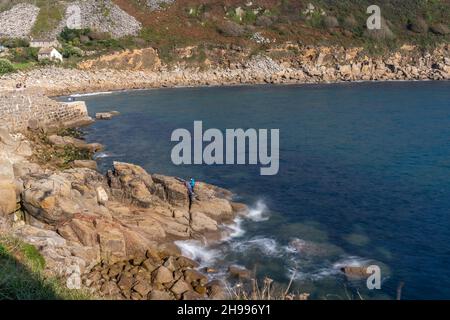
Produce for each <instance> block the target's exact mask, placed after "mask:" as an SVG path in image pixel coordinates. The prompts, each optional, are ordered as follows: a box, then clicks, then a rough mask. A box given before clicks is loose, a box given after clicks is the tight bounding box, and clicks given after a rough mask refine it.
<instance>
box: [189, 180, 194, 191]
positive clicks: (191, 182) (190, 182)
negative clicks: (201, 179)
mask: <svg viewBox="0 0 450 320" xmlns="http://www.w3.org/2000/svg"><path fill="white" fill-rule="evenodd" d="M189 184H190V185H191V189H192V192H194V188H195V179H194V178H191V180H190V181H189Z"/></svg>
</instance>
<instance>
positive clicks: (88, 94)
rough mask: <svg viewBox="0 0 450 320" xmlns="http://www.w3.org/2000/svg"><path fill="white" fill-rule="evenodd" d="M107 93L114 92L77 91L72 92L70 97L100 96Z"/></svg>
mask: <svg viewBox="0 0 450 320" xmlns="http://www.w3.org/2000/svg"><path fill="white" fill-rule="evenodd" d="M105 94H112V92H111V91H103V92H92V93H75V94H71V95H70V97H73V98H78V97H90V96H100V95H105Z"/></svg>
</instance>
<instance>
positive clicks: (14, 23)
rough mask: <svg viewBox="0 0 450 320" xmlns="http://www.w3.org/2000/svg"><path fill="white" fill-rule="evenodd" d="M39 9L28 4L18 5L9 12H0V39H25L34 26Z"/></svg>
mask: <svg viewBox="0 0 450 320" xmlns="http://www.w3.org/2000/svg"><path fill="white" fill-rule="evenodd" d="M38 14H39V8H38V7H36V6H34V5H32V4H28V3H20V4H17V5H15V6H14V7H12V8H11V9H10V10H7V11H4V12H0V38H2V37H9V38H25V37H27V36H28V35H29V34H30V32H31V29H32V28H33V26H34V23H35V21H36V18H37V16H38Z"/></svg>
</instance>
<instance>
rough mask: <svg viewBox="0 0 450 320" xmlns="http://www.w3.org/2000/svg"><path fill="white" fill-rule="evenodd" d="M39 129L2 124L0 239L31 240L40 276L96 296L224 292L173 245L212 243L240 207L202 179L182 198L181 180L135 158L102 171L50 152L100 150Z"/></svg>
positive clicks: (189, 296) (214, 295)
mask: <svg viewBox="0 0 450 320" xmlns="http://www.w3.org/2000/svg"><path fill="white" fill-rule="evenodd" d="M39 132H40V131H35V132H34V133H32V132H29V131H24V132H23V133H15V134H10V133H9V131H8V130H7V129H5V128H1V129H0V150H1V152H0V161H1V163H0V164H1V165H0V190H1V195H2V196H1V197H0V233H1V235H8V236H11V237H14V238H17V239H20V240H22V241H24V242H26V243H29V244H32V245H33V246H35V247H36V248H37V249H38V250H39V252H40V253H41V254H42V256H43V257H44V258H45V263H46V269H45V271H46V274H47V275H49V276H54V277H58V278H61V279H63V281H64V282H65V283H66V285H67V287H68V288H70V289H83V288H84V289H87V290H89V292H90V293H91V294H93V295H94V296H96V297H105V298H108V299H134V300H141V299H169V300H170V299H188V300H190V299H205V298H208V299H216V298H222V299H223V298H226V297H227V294H226V292H225V291H224V287H223V284H221V282H220V281H212V280H213V279H212V278H209V277H208V276H207V275H206V274H203V273H201V272H200V271H198V270H197V269H198V266H199V265H198V263H197V262H195V261H192V260H190V259H188V258H186V257H183V256H182V255H181V252H180V249H179V248H178V247H177V246H176V245H175V244H174V241H175V240H188V239H199V240H202V241H204V240H205V239H208V240H207V241H209V242H211V241H219V240H220V239H221V238H223V237H224V236H226V235H227V233H229V232H230V230H228V228H227V224H229V223H231V222H232V221H233V219H234V217H235V216H236V215H237V214H245V211H246V210H247V209H246V206H245V205H242V204H236V203H234V202H233V201H232V194H231V193H230V192H229V191H227V190H224V189H221V188H219V187H216V186H212V185H209V184H207V183H203V182H199V183H198V184H197V186H196V189H195V197H194V198H193V199H190V197H189V194H188V190H187V188H186V186H185V184H184V182H183V181H182V180H181V179H178V178H174V177H167V176H163V175H158V174H149V173H147V172H146V171H145V170H144V169H143V168H141V167H139V166H136V165H133V164H128V163H119V162H115V163H114V165H113V168H111V170H109V171H108V172H107V173H106V174H101V173H99V172H98V171H97V170H95V165H94V168H93V167H92V165H91V164H92V163H91V162H92V161H89V160H77V156H76V155H75V156H73V155H72V153H71V155H72V159H70V161H69V160H67V159H59V158H62V156H61V153H58V150H60V151H62V152H68V150H69V149H68V148H69V147H70V148H74V149H75V150H89V151H90V152H93V151H95V150H99V148H101V146H99V145H93V144H90V145H88V144H86V143H84V142H83V141H82V140H79V139H77V138H73V137H69V136H65V137H64V136H58V135H47V134H44V133H39ZM43 155H44V156H48V158H41V157H40V156H43ZM58 155H59V156H58ZM55 158H56V159H55ZM94 164H95V162H94Z"/></svg>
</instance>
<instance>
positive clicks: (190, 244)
mask: <svg viewBox="0 0 450 320" xmlns="http://www.w3.org/2000/svg"><path fill="white" fill-rule="evenodd" d="M175 244H176V245H177V246H178V247H179V248H180V250H181V253H182V255H183V256H186V257H188V258H189V259H192V260H195V261H197V262H198V263H200V266H201V267H207V266H211V265H212V264H213V263H214V262H215V261H216V260H217V258H219V257H220V255H221V254H220V251H219V250H216V249H212V248H209V247H207V246H206V245H204V244H203V243H202V242H201V241H198V240H186V241H175Z"/></svg>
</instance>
